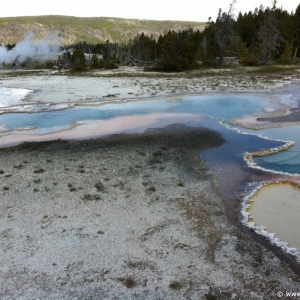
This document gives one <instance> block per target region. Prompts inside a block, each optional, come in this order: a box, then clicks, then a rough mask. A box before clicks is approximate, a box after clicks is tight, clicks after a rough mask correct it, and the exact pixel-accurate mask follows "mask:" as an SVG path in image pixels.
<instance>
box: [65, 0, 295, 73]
mask: <svg viewBox="0 0 300 300" xmlns="http://www.w3.org/2000/svg"><path fill="white" fill-rule="evenodd" d="M235 4H236V0H233V2H232V3H231V4H230V6H229V9H228V11H225V12H224V11H223V10H222V9H220V10H219V12H218V17H217V18H216V20H215V21H213V20H212V19H209V20H208V22H207V24H206V27H205V29H204V31H199V30H194V29H192V28H188V29H185V30H181V31H174V30H170V31H168V32H166V33H165V34H163V35H160V36H159V37H158V38H157V39H156V38H154V37H153V36H147V35H145V34H144V33H142V34H139V35H137V36H135V37H134V38H133V39H130V40H129V41H128V42H127V43H111V42H110V41H108V40H107V41H106V42H105V43H98V44H90V43H87V42H84V41H83V42H80V43H76V44H74V45H72V46H70V48H71V47H72V48H73V49H74V52H73V54H72V57H71V59H72V62H73V68H74V69H75V70H84V69H85V68H86V67H87V65H86V61H85V59H84V55H83V53H91V54H94V56H93V57H92V59H91V61H90V63H89V67H90V68H103V67H105V68H114V67H116V66H117V65H120V64H126V63H133V64H134V63H135V62H138V63H139V64H144V65H149V66H150V67H151V68H152V69H155V70H161V71H182V70H189V69H193V68H196V67H198V66H199V65H200V64H202V65H208V66H222V65H223V64H224V58H225V57H235V58H236V60H237V61H238V62H239V63H240V64H243V65H266V64H272V63H274V62H276V63H283V64H289V63H296V62H297V60H298V59H299V57H300V51H299V45H300V4H299V5H298V7H297V8H296V10H295V11H294V12H292V13H289V12H287V11H286V10H284V9H282V8H278V7H277V6H276V4H277V3H276V1H275V0H274V1H273V2H272V5H271V6H270V7H263V6H260V7H259V8H255V10H254V11H249V12H248V13H244V14H242V13H239V14H238V16H236V15H235V10H234V5H235ZM96 54H102V55H103V59H99V58H98V57H97V56H96Z"/></svg>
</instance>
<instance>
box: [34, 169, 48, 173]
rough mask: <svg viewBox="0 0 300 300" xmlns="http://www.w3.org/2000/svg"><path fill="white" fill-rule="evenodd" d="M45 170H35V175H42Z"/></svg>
mask: <svg viewBox="0 0 300 300" xmlns="http://www.w3.org/2000/svg"><path fill="white" fill-rule="evenodd" d="M44 172H45V170H44V169H43V168H39V169H37V170H34V171H33V173H36V174H40V173H44Z"/></svg>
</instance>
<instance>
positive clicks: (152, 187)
mask: <svg viewBox="0 0 300 300" xmlns="http://www.w3.org/2000/svg"><path fill="white" fill-rule="evenodd" d="M147 191H148V192H152V193H153V192H155V191H156V188H155V187H154V186H150V187H149V188H147Z"/></svg>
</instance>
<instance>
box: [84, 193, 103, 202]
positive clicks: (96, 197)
mask: <svg viewBox="0 0 300 300" xmlns="http://www.w3.org/2000/svg"><path fill="white" fill-rule="evenodd" d="M83 200H85V201H94V200H100V196H99V195H91V194H84V196H83Z"/></svg>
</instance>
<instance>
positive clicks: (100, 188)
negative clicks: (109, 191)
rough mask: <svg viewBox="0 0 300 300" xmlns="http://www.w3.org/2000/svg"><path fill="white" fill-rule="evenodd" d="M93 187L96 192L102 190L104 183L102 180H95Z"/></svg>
mask: <svg viewBox="0 0 300 300" xmlns="http://www.w3.org/2000/svg"><path fill="white" fill-rule="evenodd" d="M94 187H95V188H96V189H97V191H98V192H103V191H104V185H103V184H102V182H100V181H99V182H97V183H96V184H95V185H94Z"/></svg>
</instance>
